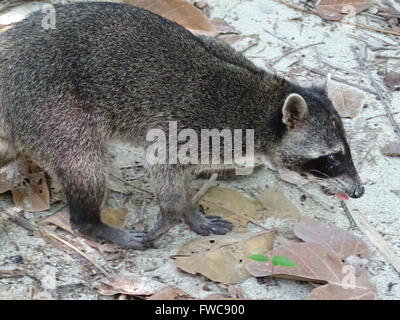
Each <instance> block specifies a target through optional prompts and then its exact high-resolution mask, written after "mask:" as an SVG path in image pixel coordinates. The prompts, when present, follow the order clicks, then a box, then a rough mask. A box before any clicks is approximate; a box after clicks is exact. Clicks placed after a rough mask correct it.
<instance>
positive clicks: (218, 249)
mask: <svg viewBox="0 0 400 320" xmlns="http://www.w3.org/2000/svg"><path fill="white" fill-rule="evenodd" d="M274 239H275V232H274V231H268V232H263V233H256V234H255V233H241V234H237V235H235V236H231V235H226V236H217V235H215V236H208V237H202V238H197V239H193V240H191V241H189V242H187V243H186V244H184V245H183V247H182V248H181V249H180V250H179V252H178V254H177V256H176V258H175V266H176V267H178V268H180V269H182V270H184V271H186V272H188V273H191V274H197V273H200V274H202V275H204V276H205V277H207V278H209V279H211V280H212V281H216V282H222V283H239V282H242V281H244V280H246V279H248V278H249V277H250V274H249V273H248V272H247V270H246V269H245V268H244V266H243V260H244V259H245V257H246V256H247V255H249V254H252V253H254V252H257V251H259V250H266V251H269V250H271V249H272V246H273V242H274Z"/></svg>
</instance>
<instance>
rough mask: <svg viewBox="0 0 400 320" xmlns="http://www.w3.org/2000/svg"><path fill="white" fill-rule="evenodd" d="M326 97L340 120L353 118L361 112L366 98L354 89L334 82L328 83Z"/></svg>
mask: <svg viewBox="0 0 400 320" xmlns="http://www.w3.org/2000/svg"><path fill="white" fill-rule="evenodd" d="M327 91H328V97H329V99H330V100H331V101H332V104H333V106H334V107H335V109H336V111H337V112H338V113H339V115H340V116H341V117H342V118H354V117H356V116H358V115H359V114H360V112H361V111H362V109H363V107H364V105H365V102H366V97H365V94H364V93H363V92H362V91H361V90H359V89H357V88H354V87H350V86H347V85H344V84H342V83H339V82H335V81H332V80H330V81H328V84H327Z"/></svg>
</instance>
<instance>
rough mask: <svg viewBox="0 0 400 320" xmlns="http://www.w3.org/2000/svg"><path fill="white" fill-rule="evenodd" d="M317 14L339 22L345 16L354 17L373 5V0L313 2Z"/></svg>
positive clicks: (316, 0) (326, 0)
mask: <svg viewBox="0 0 400 320" xmlns="http://www.w3.org/2000/svg"><path fill="white" fill-rule="evenodd" d="M314 2H315V7H316V9H317V14H318V15H319V16H320V17H322V18H324V19H326V20H334V21H339V20H342V19H343V18H345V17H346V16H349V17H354V16H355V15H356V14H358V13H360V12H361V11H363V10H365V9H368V8H369V7H370V6H371V5H373V4H374V2H373V0H314Z"/></svg>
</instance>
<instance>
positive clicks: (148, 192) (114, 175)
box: [110, 173, 153, 195]
mask: <svg viewBox="0 0 400 320" xmlns="http://www.w3.org/2000/svg"><path fill="white" fill-rule="evenodd" d="M110 175H111V176H113V177H114V178H115V179H118V180H119V181H121V182H123V183H125V184H127V185H128V186H131V187H132V188H134V189H136V190H139V191H141V192H144V193H147V194H149V195H153V194H152V193H151V192H150V191H147V190H145V189H142V188H140V187H137V186H135V185H134V184H133V183H130V182H129V181H126V180H125V179H123V178H121V177H119V176H117V175H116V174H114V173H110Z"/></svg>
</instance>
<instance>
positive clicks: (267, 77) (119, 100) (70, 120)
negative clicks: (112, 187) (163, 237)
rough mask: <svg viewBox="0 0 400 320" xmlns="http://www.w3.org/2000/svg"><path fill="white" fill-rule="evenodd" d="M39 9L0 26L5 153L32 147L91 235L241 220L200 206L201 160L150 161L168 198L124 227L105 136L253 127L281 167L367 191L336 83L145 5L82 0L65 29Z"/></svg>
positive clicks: (65, 18) (208, 228) (336, 189)
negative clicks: (258, 61)
mask: <svg viewBox="0 0 400 320" xmlns="http://www.w3.org/2000/svg"><path fill="white" fill-rule="evenodd" d="M44 16H45V13H42V12H40V11H38V12H35V13H33V14H32V15H30V16H29V17H28V18H26V19H24V20H23V21H21V22H19V23H18V24H16V25H15V26H14V27H13V28H12V29H10V30H8V31H6V32H5V33H4V34H2V35H1V36H0V143H1V148H0V162H1V165H5V164H7V163H8V162H10V161H12V160H13V159H15V158H16V157H18V156H20V155H22V154H26V155H29V157H30V158H32V159H33V160H34V161H36V162H37V163H39V164H40V165H41V166H42V167H43V168H44V169H45V170H47V171H48V172H50V173H51V174H54V175H55V176H57V177H58V179H59V181H60V182H61V184H62V186H63V188H64V190H65V194H66V198H67V202H68V206H69V211H70V215H71V224H72V226H73V227H74V228H75V229H76V230H77V231H79V232H80V233H81V234H83V235H85V236H88V237H91V238H95V239H103V240H106V241H110V242H113V243H115V244H117V245H119V246H122V247H126V248H135V249H143V248H146V247H148V246H149V244H150V243H151V241H153V240H154V239H155V238H157V237H158V236H159V235H160V234H162V233H163V232H165V231H166V230H167V229H168V228H169V227H170V226H171V225H173V224H174V223H176V222H177V221H178V220H179V219H181V218H182V219H184V220H185V221H186V222H187V223H188V225H189V226H190V228H191V229H192V230H194V231H195V232H197V233H198V234H201V235H209V234H210V233H214V234H225V233H227V232H228V231H230V230H231V224H230V223H229V222H227V221H224V220H222V219H221V218H220V217H217V216H205V215H204V214H203V213H202V211H201V210H200V209H199V208H194V207H193V206H192V204H191V196H190V193H189V190H190V188H189V182H190V177H191V170H192V169H193V166H192V165H190V164H182V163H179V162H178V163H177V164H156V165H149V166H148V171H149V176H150V181H151V182H152V185H153V189H154V194H155V198H156V200H157V202H158V204H159V206H160V214H159V218H158V221H157V223H156V225H155V226H154V227H153V228H151V229H150V230H149V231H148V232H140V231H136V230H117V229H114V228H112V227H110V226H107V225H105V224H103V223H102V222H101V221H100V217H99V213H100V208H101V205H102V201H103V198H104V196H105V191H106V190H105V181H106V177H107V169H106V147H105V145H106V142H107V141H108V140H109V139H119V140H122V141H129V142H132V143H134V144H136V145H139V146H143V147H144V148H146V147H147V146H148V142H147V141H146V139H145V138H146V133H147V132H148V131H149V129H152V128H159V129H162V130H165V131H168V123H169V122H170V121H176V122H177V125H178V129H182V128H191V129H194V130H196V131H197V132H200V130H201V129H202V128H216V129H218V130H222V129H223V128H232V129H254V148H255V151H256V152H257V153H260V154H263V155H266V156H268V157H269V158H270V159H271V161H272V162H273V163H274V165H276V166H277V167H278V168H288V169H290V170H294V171H296V172H299V173H301V174H302V175H304V176H307V177H309V178H311V177H315V179H316V180H318V181H319V183H321V184H323V185H324V186H325V188H326V189H327V190H328V191H329V192H331V193H338V194H342V196H345V195H348V196H351V197H353V198H358V197H361V196H362V195H363V193H364V188H363V187H362V185H361V182H360V178H359V176H358V174H357V172H356V169H355V167H354V165H353V162H352V158H351V153H350V149H349V146H348V143H347V141H346V138H345V132H344V129H343V125H342V122H341V119H340V117H339V115H338V113H337V112H336V111H335V109H334V108H333V106H332V103H331V101H330V100H329V99H328V97H327V95H326V93H325V88H319V87H310V88H305V87H301V86H299V85H296V84H294V83H292V82H290V81H287V80H285V79H282V78H280V77H277V76H275V75H273V74H270V73H268V72H266V71H264V70H262V69H260V68H258V67H256V66H255V65H254V64H253V63H252V62H250V61H249V60H247V59H246V58H245V57H244V56H243V55H241V54H240V53H237V52H236V51H235V50H233V49H232V48H230V47H229V46H228V45H227V44H224V43H222V42H221V41H217V40H213V39H210V38H207V37H204V36H195V35H193V34H192V33H190V32H189V31H187V30H186V29H184V28H183V27H182V26H180V25H178V24H176V23H174V22H171V21H169V20H167V19H165V18H163V17H161V16H159V15H156V14H153V13H151V12H149V11H146V10H144V9H141V8H137V7H134V6H129V5H124V4H116V3H100V2H99V3H75V4H69V5H65V6H60V7H58V8H57V9H56V12H55V18H56V27H55V28H54V29H52V28H49V29H44V28H43V27H42V20H43V18H44Z"/></svg>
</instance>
